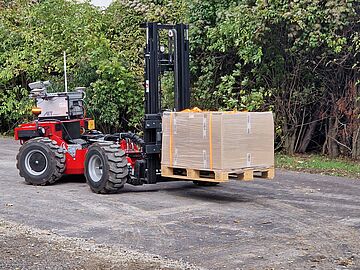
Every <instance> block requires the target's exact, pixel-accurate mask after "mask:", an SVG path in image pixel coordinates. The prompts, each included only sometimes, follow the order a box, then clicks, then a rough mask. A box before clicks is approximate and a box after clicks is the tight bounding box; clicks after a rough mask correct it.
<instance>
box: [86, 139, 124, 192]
mask: <svg viewBox="0 0 360 270" xmlns="http://www.w3.org/2000/svg"><path fill="white" fill-rule="evenodd" d="M127 163H128V162H127V158H126V155H125V152H124V151H123V150H122V149H121V148H120V146H119V145H117V144H115V143H113V142H98V143H94V144H93V145H91V146H90V147H89V149H88V152H87V154H86V158H85V177H86V181H87V183H88V185H89V186H90V188H91V190H92V191H93V192H95V193H102V194H108V193H117V192H119V190H120V189H122V188H123V187H124V185H125V183H126V181H127V179H128V173H129V172H128V166H127Z"/></svg>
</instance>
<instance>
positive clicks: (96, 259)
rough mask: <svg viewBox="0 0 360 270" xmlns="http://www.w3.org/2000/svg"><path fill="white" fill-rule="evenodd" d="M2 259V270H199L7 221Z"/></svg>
mask: <svg viewBox="0 0 360 270" xmlns="http://www.w3.org/2000/svg"><path fill="white" fill-rule="evenodd" d="M0 258H1V261H0V269H89V270H95V269H128V270H141V269H144V270H145V269H161V270H170V269H189V270H190V269H200V268H197V267H195V266H194V265H190V264H187V263H184V262H180V261H172V260H168V259H164V258H161V257H159V256H156V255H149V254H143V253H138V252H135V251H130V250H126V249H120V248H118V249H117V248H114V247H113V246H111V247H110V246H106V245H99V244H97V243H95V241H93V240H86V239H78V238H66V237H62V236H59V235H56V234H54V233H51V232H49V231H43V230H35V229H31V228H29V227H27V226H22V225H18V224H14V223H9V222H5V221H0Z"/></svg>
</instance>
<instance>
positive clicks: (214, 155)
mask: <svg viewBox="0 0 360 270" xmlns="http://www.w3.org/2000/svg"><path fill="white" fill-rule="evenodd" d="M162 126H163V135H162V140H163V141H162V165H165V166H169V167H179V168H192V169H198V170H233V169H241V168H259V167H260V168H266V167H272V166H274V121H273V115H272V113H271V112H165V113H164V115H163V122H162Z"/></svg>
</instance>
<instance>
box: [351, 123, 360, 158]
mask: <svg viewBox="0 0 360 270" xmlns="http://www.w3.org/2000/svg"><path fill="white" fill-rule="evenodd" d="M351 157H352V158H353V159H360V127H358V129H357V130H355V131H354V134H353V140H352V151H351Z"/></svg>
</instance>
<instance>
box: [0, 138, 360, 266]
mask: <svg viewBox="0 0 360 270" xmlns="http://www.w3.org/2000/svg"><path fill="white" fill-rule="evenodd" d="M18 148H19V145H18V143H17V142H14V141H13V140H12V139H9V138H0V150H1V155H0V220H3V221H6V222H12V223H16V224H23V225H25V226H28V227H29V228H34V229H35V230H38V229H40V230H47V231H50V232H51V233H54V234H56V235H59V236H61V237H65V238H68V239H72V238H80V239H87V240H88V239H91V240H92V241H95V242H96V243H98V244H105V245H107V246H110V247H111V248H115V249H116V248H119V249H120V248H126V249H129V250H135V251H139V252H144V253H150V254H157V255H159V256H161V257H162V258H170V259H174V260H182V261H185V262H189V263H194V264H196V265H197V266H199V267H203V268H207V269H360V179H348V178H341V177H330V176H322V175H312V174H305V173H297V172H289V171H277V172H276V177H275V179H274V180H271V181H270V180H264V179H256V180H255V181H251V182H235V181H233V182H230V183H226V184H221V185H219V186H216V187H197V186H194V185H193V184H192V183H191V182H182V181H179V182H169V183H160V184H156V185H147V186H142V187H133V186H130V185H127V186H126V187H125V188H124V189H123V192H122V193H120V194H116V195H97V194H94V193H91V191H90V189H89V188H88V186H87V184H86V183H85V182H84V178H82V177H66V178H65V179H63V180H61V181H60V182H59V183H57V184H55V185H53V186H45V187H36V186H31V185H26V184H25V183H24V181H23V179H21V178H20V177H19V175H18V172H17V170H16V168H15V157H16V154H17V151H18ZM0 237H1V234H0ZM1 245H2V244H1V242H0V262H1V258H2V257H3V256H4V254H2V253H1ZM0 265H1V264H0ZM149 269H150V268H149Z"/></svg>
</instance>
